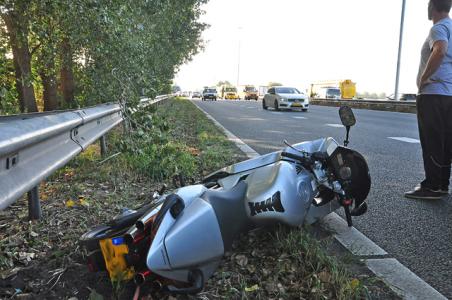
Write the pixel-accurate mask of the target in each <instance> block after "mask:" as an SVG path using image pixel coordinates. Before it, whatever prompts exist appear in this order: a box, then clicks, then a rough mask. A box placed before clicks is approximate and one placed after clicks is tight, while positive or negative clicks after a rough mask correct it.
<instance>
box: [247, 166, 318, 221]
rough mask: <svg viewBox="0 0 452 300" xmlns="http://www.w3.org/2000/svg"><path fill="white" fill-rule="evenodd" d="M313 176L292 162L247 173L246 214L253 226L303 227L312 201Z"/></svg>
mask: <svg viewBox="0 0 452 300" xmlns="http://www.w3.org/2000/svg"><path fill="white" fill-rule="evenodd" d="M312 180H313V177H312V175H311V174H310V173H308V172H307V171H305V170H303V169H298V170H297V168H296V166H295V165H294V164H292V163H289V162H286V161H279V162H277V163H274V164H271V165H268V166H264V167H262V168H259V169H257V170H255V172H253V173H251V174H250V175H249V176H248V177H247V178H246V181H247V183H248V187H249V188H248V191H247V194H246V199H245V201H246V203H245V205H246V210H247V214H248V216H249V217H250V219H251V220H252V222H253V223H255V224H256V225H265V224H267V223H274V222H275V221H276V222H281V223H284V224H287V225H289V226H298V225H301V224H303V221H304V218H305V216H306V214H307V212H308V210H309V207H310V205H311V203H312V199H313V194H314V191H313V185H312V184H311V182H312Z"/></svg>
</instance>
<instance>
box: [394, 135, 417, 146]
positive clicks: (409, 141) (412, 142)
mask: <svg viewBox="0 0 452 300" xmlns="http://www.w3.org/2000/svg"><path fill="white" fill-rule="evenodd" d="M388 139H392V140H396V141H401V142H405V143H410V144H419V143H420V141H419V140H417V139H412V138H408V137H397V136H390V137H388Z"/></svg>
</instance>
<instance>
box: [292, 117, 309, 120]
mask: <svg viewBox="0 0 452 300" xmlns="http://www.w3.org/2000/svg"><path fill="white" fill-rule="evenodd" d="M292 118H294V119H300V120H305V119H306V117H292Z"/></svg>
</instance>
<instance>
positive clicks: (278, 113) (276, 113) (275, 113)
mask: <svg viewBox="0 0 452 300" xmlns="http://www.w3.org/2000/svg"><path fill="white" fill-rule="evenodd" d="M271 114H274V115H282V114H283V113H281V112H271Z"/></svg>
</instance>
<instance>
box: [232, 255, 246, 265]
mask: <svg viewBox="0 0 452 300" xmlns="http://www.w3.org/2000/svg"><path fill="white" fill-rule="evenodd" d="M235 261H236V263H237V264H238V265H239V266H241V267H245V266H246V265H247V264H248V258H247V257H246V256H245V255H242V254H240V255H237V256H236V257H235Z"/></svg>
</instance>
